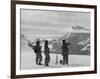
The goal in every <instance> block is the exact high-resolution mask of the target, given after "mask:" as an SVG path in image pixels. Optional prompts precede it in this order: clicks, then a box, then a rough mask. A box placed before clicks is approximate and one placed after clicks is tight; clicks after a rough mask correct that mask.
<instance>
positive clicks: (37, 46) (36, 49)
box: [34, 45, 41, 54]
mask: <svg viewBox="0 0 100 79" xmlns="http://www.w3.org/2000/svg"><path fill="white" fill-rule="evenodd" d="M34 51H35V52H36V53H38V54H40V53H41V46H40V45H36V46H35V47H34Z"/></svg>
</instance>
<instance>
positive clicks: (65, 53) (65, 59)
mask: <svg viewBox="0 0 100 79" xmlns="http://www.w3.org/2000/svg"><path fill="white" fill-rule="evenodd" d="M62 43H63V45H62V56H63V65H65V64H66V65H68V55H69V54H68V46H69V44H70V43H66V42H65V40H62Z"/></svg>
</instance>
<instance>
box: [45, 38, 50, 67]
mask: <svg viewBox="0 0 100 79" xmlns="http://www.w3.org/2000/svg"><path fill="white" fill-rule="evenodd" d="M44 54H45V66H49V62H50V55H49V54H50V48H49V47H48V41H47V40H46V41H45V44H44Z"/></svg>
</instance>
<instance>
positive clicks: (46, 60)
mask: <svg viewBox="0 0 100 79" xmlns="http://www.w3.org/2000/svg"><path fill="white" fill-rule="evenodd" d="M49 62H50V56H49V55H45V65H48V64H49Z"/></svg>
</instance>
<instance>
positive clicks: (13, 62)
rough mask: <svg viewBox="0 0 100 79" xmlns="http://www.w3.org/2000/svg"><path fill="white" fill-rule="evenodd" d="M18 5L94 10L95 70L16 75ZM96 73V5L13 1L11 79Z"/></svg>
mask: <svg viewBox="0 0 100 79" xmlns="http://www.w3.org/2000/svg"><path fill="white" fill-rule="evenodd" d="M16 4H23V5H24V4H25V5H42V6H55V7H75V8H89V9H94V70H91V71H76V72H61V73H60V72H59V73H46V74H27V75H24V74H23V75H16ZM94 73H97V6H96V5H85V4H67V3H49V2H36V1H17V0H12V1H11V79H16V78H31V77H47V76H62V75H79V74H94Z"/></svg>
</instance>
